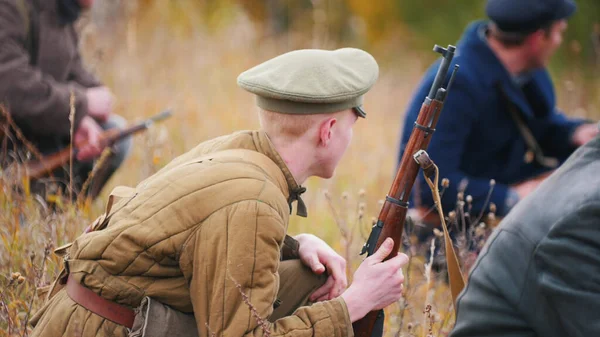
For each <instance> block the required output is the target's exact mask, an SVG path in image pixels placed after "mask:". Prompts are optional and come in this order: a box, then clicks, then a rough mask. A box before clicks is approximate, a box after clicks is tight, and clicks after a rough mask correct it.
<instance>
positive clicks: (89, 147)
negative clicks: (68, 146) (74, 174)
mask: <svg viewBox="0 0 600 337" xmlns="http://www.w3.org/2000/svg"><path fill="white" fill-rule="evenodd" d="M102 132H103V131H102V128H101V127H100V125H98V123H96V121H94V119H93V118H92V117H90V116H85V117H83V119H82V120H81V123H80V124H79V128H77V130H76V131H75V135H74V139H73V141H74V143H75V146H76V147H77V149H78V151H77V160H80V161H87V160H90V159H93V158H94V157H97V156H99V155H100V154H101V153H102V150H103V149H104V146H103V144H102Z"/></svg>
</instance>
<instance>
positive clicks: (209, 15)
mask: <svg viewBox="0 0 600 337" xmlns="http://www.w3.org/2000/svg"><path fill="white" fill-rule="evenodd" d="M97 4H98V6H96V7H100V8H96V9H95V17H96V19H97V20H99V21H101V22H104V23H105V24H108V25H111V26H112V25H114V23H118V22H123V20H119V18H122V17H125V18H126V19H131V18H137V19H140V18H144V16H145V15H146V14H147V13H148V12H153V13H156V12H158V13H160V14H161V17H160V20H164V21H167V23H168V25H169V27H170V29H172V34H175V35H177V34H193V32H194V30H195V29H197V28H198V25H201V26H202V29H205V30H206V31H208V32H210V31H216V30H220V29H225V28H226V27H228V25H229V24H231V23H232V22H236V21H238V20H240V19H242V18H243V19H245V20H250V22H251V23H252V25H253V26H254V27H255V30H256V36H257V38H258V39H267V38H273V37H277V36H282V35H286V34H287V35H290V34H294V36H301V37H304V40H302V39H301V41H303V42H300V43H299V44H298V45H291V46H290V48H310V47H319V48H335V47H339V46H342V45H345V46H348V45H351V46H356V47H363V48H368V49H370V50H373V49H377V48H381V49H383V50H391V51H395V50H398V49H399V48H413V50H414V51H415V52H417V53H423V52H426V51H429V50H431V47H432V46H433V44H435V43H437V44H441V45H447V44H455V43H456V41H457V40H458V39H459V38H460V35H461V33H462V31H463V29H464V27H465V26H466V25H467V24H468V23H469V22H470V21H472V20H476V19H480V18H484V17H485V14H484V8H485V0H460V1H456V0H419V1H410V0H376V1H375V0H371V1H365V0H105V1H103V2H97ZM577 4H578V6H579V10H578V12H577V13H576V14H575V16H574V17H573V18H572V19H571V20H570V21H569V29H568V31H567V34H566V38H565V41H566V42H567V43H565V45H566V46H567V48H562V49H561V50H560V51H559V54H558V55H557V57H556V58H555V62H554V64H553V66H555V67H557V68H561V67H562V66H563V63H565V62H583V63H588V62H596V61H594V59H596V58H597V54H595V53H594V43H595V42H594V41H593V38H592V32H593V29H594V28H593V27H594V23H597V22H600V1H598V0H578V1H577ZM115 19H116V20H115ZM154 19H156V18H154ZM154 19H153V20H154ZM125 21H126V22H128V20H125ZM142 21H143V19H142ZM138 22H139V21H138ZM426 57H427V56H426ZM431 57H435V55H432V56H431Z"/></svg>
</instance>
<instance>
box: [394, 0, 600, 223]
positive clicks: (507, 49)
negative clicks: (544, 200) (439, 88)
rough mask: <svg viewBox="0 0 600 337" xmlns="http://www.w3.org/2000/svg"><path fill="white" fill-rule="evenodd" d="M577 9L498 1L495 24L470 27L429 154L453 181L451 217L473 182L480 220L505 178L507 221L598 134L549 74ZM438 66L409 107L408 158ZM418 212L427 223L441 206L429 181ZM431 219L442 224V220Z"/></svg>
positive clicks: (542, 1) (566, 2)
mask: <svg viewBox="0 0 600 337" xmlns="http://www.w3.org/2000/svg"><path fill="white" fill-rule="evenodd" d="M574 11H575V4H574V3H573V2H572V1H571V0H530V1H523V0H490V1H489V2H488V5H487V14H488V16H489V18H490V19H491V21H477V22H474V23H472V24H471V25H469V26H468V27H467V29H466V31H465V33H464V35H463V37H462V38H461V40H460V41H459V43H458V46H457V53H456V57H455V58H454V62H455V63H457V64H459V65H460V70H459V71H458V73H457V76H456V80H455V82H454V84H453V88H452V91H451V94H450V95H449V96H448V99H447V101H446V104H445V106H444V112H443V113H442V114H441V117H440V120H439V122H438V124H437V130H436V132H435V136H434V137H433V138H432V141H431V144H430V146H429V154H430V156H431V158H432V159H433V160H434V161H435V162H436V163H437V165H438V166H439V169H440V176H441V177H445V178H449V179H450V187H449V189H447V190H446V192H445V193H444V196H443V198H442V204H443V208H444V210H445V211H446V212H449V211H451V210H453V209H455V207H456V203H457V194H458V188H459V186H460V185H461V183H464V182H466V183H467V187H466V191H465V193H464V196H465V197H466V196H467V195H471V196H472V198H473V202H472V204H473V209H472V214H478V213H479V212H480V211H481V210H482V208H483V206H484V202H485V199H486V196H487V194H488V191H489V189H490V180H491V179H495V181H496V185H495V187H494V189H493V193H492V194H491V199H490V201H491V202H493V203H494V204H495V205H496V213H497V215H499V216H504V215H506V214H507V213H508V212H509V210H510V209H511V208H512V207H513V206H514V205H515V204H516V203H517V202H518V201H519V200H520V199H522V198H524V197H525V196H526V195H528V194H529V193H530V192H531V191H532V190H534V189H535V188H536V187H537V186H538V184H539V183H540V182H541V181H542V180H543V177H544V176H547V175H548V174H549V173H551V172H552V170H554V169H556V168H557V167H558V165H560V163H562V162H563V161H564V160H565V159H566V158H567V157H568V156H569V155H570V154H571V153H572V152H573V151H574V150H575V149H576V148H577V147H579V146H581V145H583V144H584V143H586V142H587V141H589V140H590V139H591V138H592V137H594V136H595V135H596V134H597V133H598V130H597V128H596V126H595V125H594V124H586V123H585V121H584V120H580V119H571V118H567V117H565V115H564V114H563V113H562V112H561V111H559V110H558V108H557V107H556V99H555V96H554V88H553V84H552V81H551V79H550V77H549V74H548V72H547V70H546V66H547V65H548V62H549V60H550V57H551V56H552V55H553V54H554V52H555V51H556V49H557V48H558V47H559V46H560V44H561V43H562V34H563V32H564V31H565V29H566V28H567V22H566V19H567V18H568V17H569V16H571V15H572V14H573V12H574ZM438 66H439V64H438V63H436V64H434V65H432V66H431V67H430V68H429V70H428V71H427V73H426V75H425V77H424V79H423V81H422V83H421V85H420V86H419V89H418V90H417V92H416V94H415V95H414V99H413V101H412V103H411V104H410V106H409V108H408V111H407V113H406V119H405V124H404V130H403V137H402V143H401V145H400V149H401V151H403V149H404V148H405V146H406V143H407V141H408V137H409V135H410V131H411V129H412V128H413V124H412V123H413V121H414V120H415V119H416V117H417V114H418V112H419V109H420V107H421V103H422V101H423V98H424V97H425V96H426V95H427V90H428V89H429V87H430V86H431V83H432V81H433V78H434V76H435V73H436V70H437V68H438ZM401 155H402V153H401ZM412 206H413V207H415V208H416V209H417V210H418V213H420V215H423V214H425V210H426V209H427V208H430V207H431V206H433V200H432V197H431V192H430V191H429V187H428V186H427V184H426V182H425V180H424V179H423V177H422V176H420V177H419V179H418V180H417V182H416V183H415V188H414V192H413V203H412ZM425 221H426V222H427V221H431V222H434V223H439V219H437V215H436V214H431V217H430V218H429V219H426V220H425Z"/></svg>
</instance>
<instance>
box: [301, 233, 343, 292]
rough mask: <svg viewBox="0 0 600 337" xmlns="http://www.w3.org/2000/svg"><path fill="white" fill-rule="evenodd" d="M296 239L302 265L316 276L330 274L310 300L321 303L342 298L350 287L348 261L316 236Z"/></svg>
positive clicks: (305, 235) (304, 235)
mask: <svg viewBox="0 0 600 337" xmlns="http://www.w3.org/2000/svg"><path fill="white" fill-rule="evenodd" d="M294 239H296V241H298V243H299V244H300V248H299V249H298V255H300V260H302V263H304V265H306V266H308V267H309V268H310V269H311V270H312V271H313V273H315V274H318V275H321V274H322V273H324V272H325V271H326V270H327V274H329V277H328V278H327V281H326V282H325V284H324V285H323V286H321V287H320V288H319V289H317V290H315V291H314V292H313V293H312V295H311V297H310V300H311V301H312V302H320V301H326V300H330V299H333V298H336V297H338V296H340V294H341V293H342V292H343V291H344V290H346V287H347V286H348V280H347V278H346V260H345V259H344V258H343V257H341V256H340V255H339V254H338V253H336V252H335V251H334V250H333V248H331V247H329V245H327V243H325V241H323V240H321V239H319V238H318V237H316V236H314V235H311V234H299V235H296V236H295V237H294Z"/></svg>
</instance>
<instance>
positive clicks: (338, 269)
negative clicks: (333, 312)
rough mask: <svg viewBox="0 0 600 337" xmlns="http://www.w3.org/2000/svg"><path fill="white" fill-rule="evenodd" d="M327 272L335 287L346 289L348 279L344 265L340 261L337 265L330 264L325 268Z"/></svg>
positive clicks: (343, 262)
mask: <svg viewBox="0 0 600 337" xmlns="http://www.w3.org/2000/svg"><path fill="white" fill-rule="evenodd" d="M327 267H328V268H327V270H328V272H329V274H331V276H333V278H334V280H335V283H336V284H335V285H336V287H338V288H346V287H347V286H348V279H347V278H346V263H345V261H343V260H342V261H341V262H339V263H330V264H329V265H328V266H327Z"/></svg>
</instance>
